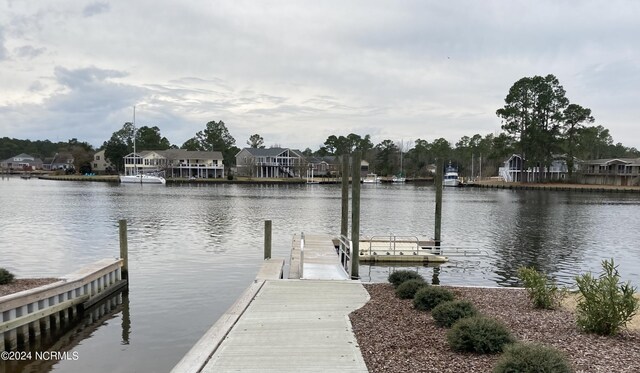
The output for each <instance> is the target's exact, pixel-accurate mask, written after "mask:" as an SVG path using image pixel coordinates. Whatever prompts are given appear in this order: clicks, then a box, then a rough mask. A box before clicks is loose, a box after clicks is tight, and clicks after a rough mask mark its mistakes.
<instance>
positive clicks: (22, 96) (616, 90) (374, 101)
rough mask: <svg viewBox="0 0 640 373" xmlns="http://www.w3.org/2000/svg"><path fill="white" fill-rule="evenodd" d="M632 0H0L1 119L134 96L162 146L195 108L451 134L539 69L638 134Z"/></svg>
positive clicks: (310, 128) (68, 114) (338, 126)
mask: <svg viewBox="0 0 640 373" xmlns="http://www.w3.org/2000/svg"><path fill="white" fill-rule="evenodd" d="M639 16H640V3H635V2H630V1H622V0H620V1H612V2H606V3H605V2H597V1H596V2H588V3H574V2H566V1H559V2H558V1H539V2H535V3H534V2H529V1H511V2H504V1H484V2H476V1H459V2H453V3H451V2H449V3H443V2H439V1H404V2H391V3H389V2H382V1H364V0H362V1H355V2H341V1H327V2H312V1H295V2H291V1H260V2H255V1H214V2H211V1H208V0H206V1H205V0H202V1H195V0H194V1H188V2H174V1H165V0H155V1H152V0H144V1H135V2H129V3H119V2H111V3H107V2H103V1H99V2H93V3H90V4H88V5H87V4H78V3H77V2H75V1H71V0H67V1H62V0H61V1H57V2H56V3H55V6H54V5H52V4H49V3H47V2H14V3H4V4H0V24H2V25H4V26H3V27H4V28H1V29H0V80H2V81H3V96H2V97H0V131H1V132H2V133H6V134H7V135H9V136H14V137H18V138H27V137H32V138H42V136H56V137H61V138H71V137H77V138H78V139H86V140H87V141H90V142H92V143H94V144H96V145H98V144H101V143H102V141H104V140H106V139H108V138H109V137H110V135H111V133H112V132H113V131H116V130H117V129H119V128H120V127H121V126H122V123H124V122H125V121H127V120H129V119H130V111H131V106H133V105H134V104H135V105H138V106H139V114H140V119H141V120H142V121H147V120H148V121H149V122H153V123H148V124H153V125H157V126H158V127H160V129H161V131H162V133H163V135H165V136H167V138H169V140H170V141H172V142H173V143H176V144H178V145H180V144H182V142H184V141H185V140H186V139H188V138H190V137H192V136H193V135H194V134H195V132H197V131H199V130H201V129H202V128H204V125H205V124H206V122H208V121H210V120H223V121H224V122H225V123H226V124H227V126H228V127H229V130H230V132H231V134H232V135H233V136H234V137H235V138H236V140H237V143H238V145H239V146H242V145H244V143H245V141H246V139H247V138H248V137H249V136H250V135H251V134H253V133H259V134H261V135H262V136H263V137H264V138H265V142H266V143H267V144H271V143H280V144H283V145H290V146H292V147H298V148H302V149H304V148H305V147H310V148H312V149H316V148H317V147H318V145H320V144H322V143H323V142H324V140H325V139H326V137H327V136H328V135H331V134H345V135H346V134H348V133H350V132H354V133H358V134H361V135H365V134H371V136H372V140H373V141H374V142H380V141H382V140H384V139H392V140H400V139H403V138H404V139H405V140H407V139H417V138H423V139H428V140H433V139H434V138H438V137H444V138H446V139H448V140H449V141H451V142H455V141H457V140H458V139H459V138H460V137H461V136H464V135H469V136H470V135H473V134H474V133H480V134H483V135H484V134H486V133H492V132H495V131H497V130H499V128H500V121H499V119H498V118H497V117H496V115H495V111H496V109H498V108H499V107H500V106H501V105H503V100H504V97H505V96H506V94H507V92H508V89H509V87H510V86H511V85H512V84H513V83H514V82H515V81H516V80H518V79H520V78H521V77H523V76H533V75H546V74H549V73H552V74H555V75H556V76H557V77H558V78H559V79H560V82H561V84H563V85H564V86H565V89H566V90H567V96H568V97H569V99H571V100H572V101H574V102H576V103H579V104H581V105H583V106H586V107H590V108H591V109H592V110H593V114H594V116H595V117H596V120H597V122H596V123H597V124H602V125H604V126H605V127H607V128H610V130H611V133H612V134H613V136H614V139H615V140H616V141H622V142H623V143H624V144H625V145H627V146H636V147H639V148H640V135H639V134H637V131H635V130H634V125H635V121H636V118H637V117H638V116H639V114H640V109H638V108H637V105H636V103H637V102H638V99H639V97H638V96H639V95H640V94H639V93H638V92H637V89H635V88H636V87H637V86H638V83H640V81H639V80H640V77H639V74H640V73H639V71H638V67H637V66H640V63H639V62H640V50H638V48H637V47H636V44H637V42H636V40H635V38H634V36H635V35H640V23H638V22H637V19H638V18H639ZM3 38H4V39H3ZM9 51H11V52H9ZM3 57H4V59H3ZM16 121H18V122H16ZM6 123H23V124H24V126H13V125H7V124H6ZM89 123H90V125H89ZM143 124H144V125H147V123H143ZM17 128H20V130H17ZM22 128H27V129H29V128H31V130H30V131H28V130H23V129H22ZM52 139H53V137H52Z"/></svg>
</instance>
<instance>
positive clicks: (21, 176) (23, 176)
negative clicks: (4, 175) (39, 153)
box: [20, 174, 31, 180]
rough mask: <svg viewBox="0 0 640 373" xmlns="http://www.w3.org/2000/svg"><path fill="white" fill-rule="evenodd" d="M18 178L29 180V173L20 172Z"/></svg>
mask: <svg viewBox="0 0 640 373" xmlns="http://www.w3.org/2000/svg"><path fill="white" fill-rule="evenodd" d="M20 178H21V179H25V180H29V179H31V174H22V175H20Z"/></svg>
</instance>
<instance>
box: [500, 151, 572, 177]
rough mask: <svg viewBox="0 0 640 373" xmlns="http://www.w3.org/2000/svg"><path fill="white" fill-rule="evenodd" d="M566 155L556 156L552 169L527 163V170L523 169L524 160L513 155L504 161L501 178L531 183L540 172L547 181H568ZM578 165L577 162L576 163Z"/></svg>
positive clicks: (519, 156) (517, 155)
mask: <svg viewBox="0 0 640 373" xmlns="http://www.w3.org/2000/svg"><path fill="white" fill-rule="evenodd" d="M564 157H565V156H564V155H554V156H553V160H552V161H551V167H549V168H547V167H546V166H544V167H542V168H541V167H538V166H537V165H532V164H529V163H525V165H526V166H527V169H526V170H523V169H522V163H523V158H522V156H521V155H519V154H513V155H512V156H511V157H509V159H507V160H506V161H504V164H503V166H502V167H500V168H499V169H498V173H499V176H501V177H502V178H503V179H504V181H507V182H513V181H520V182H531V181H534V180H535V178H536V177H537V176H539V174H540V172H542V173H544V174H545V178H546V180H549V181H552V180H558V181H560V180H566V179H567V178H568V175H569V167H568V166H567V161H566V160H565V158H564ZM576 163H577V162H576ZM577 169H578V168H577V165H576V166H574V172H575V171H577Z"/></svg>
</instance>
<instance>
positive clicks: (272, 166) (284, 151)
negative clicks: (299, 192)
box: [236, 148, 306, 178]
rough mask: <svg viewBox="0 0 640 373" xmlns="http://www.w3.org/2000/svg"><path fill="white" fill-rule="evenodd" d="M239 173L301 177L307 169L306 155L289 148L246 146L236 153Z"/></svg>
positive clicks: (264, 176) (269, 176)
mask: <svg viewBox="0 0 640 373" xmlns="http://www.w3.org/2000/svg"><path fill="white" fill-rule="evenodd" d="M236 168H237V172H238V174H239V175H243V176H250V177H257V178H293V177H300V175H301V173H302V171H303V170H304V171H306V164H304V156H303V155H302V153H301V152H300V151H298V150H295V149H289V148H268V149H267V148H244V149H242V150H240V151H239V152H238V154H236Z"/></svg>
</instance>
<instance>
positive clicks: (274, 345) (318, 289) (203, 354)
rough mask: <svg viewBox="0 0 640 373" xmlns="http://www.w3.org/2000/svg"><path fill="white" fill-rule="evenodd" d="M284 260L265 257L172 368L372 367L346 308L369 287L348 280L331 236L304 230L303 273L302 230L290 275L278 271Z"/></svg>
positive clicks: (363, 298)
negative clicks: (253, 277) (226, 307)
mask: <svg viewBox="0 0 640 373" xmlns="http://www.w3.org/2000/svg"><path fill="white" fill-rule="evenodd" d="M283 262H284V261H283V260H282V259H271V260H267V261H265V264H264V265H263V268H262V269H261V270H260V271H259V274H258V276H257V277H256V280H255V281H254V283H252V284H251V285H250V286H249V287H248V288H247V289H246V290H245V292H244V293H243V294H242V295H241V296H240V298H239V299H238V301H236V303H235V304H234V305H233V306H231V308H229V310H228V311H227V312H226V313H225V314H224V315H223V316H222V317H220V319H219V320H218V322H216V324H214V325H213V326H212V327H211V329H209V331H207V333H205V335H204V336H203V337H202V338H201V339H200V341H198V342H197V343H196V345H195V346H194V347H193V348H192V349H191V350H190V351H189V352H188V353H187V354H186V355H185V356H184V357H183V359H182V360H181V361H180V362H179V363H178V364H177V365H176V366H175V367H174V368H173V370H172V371H171V372H172V373H186V372H189V373H196V372H318V373H320V372H322V373H324V372H354V373H355V372H362V373H364V372H368V370H367V367H366V365H365V363H364V359H363V357H362V353H361V352H360V348H359V346H358V343H357V340H356V337H355V335H354V333H353V331H352V329H351V322H350V321H349V314H350V313H351V312H352V311H354V310H356V309H358V308H360V307H362V306H363V305H364V304H365V303H366V302H367V301H368V300H369V294H368V293H367V291H366V290H365V289H364V287H363V286H362V284H361V283H360V282H359V281H351V280H348V276H347V274H346V272H345V271H344V270H343V269H342V266H341V265H340V261H339V257H338V255H337V253H336V251H335V247H334V245H333V241H332V238H331V236H328V235H307V236H306V237H305V250H304V265H303V269H302V272H303V275H302V276H300V273H299V272H300V270H299V269H300V236H296V237H294V239H293V242H292V253H291V268H290V273H289V279H280V277H281V276H282V271H281V269H280V268H282V265H283V264H284V263H283ZM278 266H279V268H276V267H278ZM300 277H302V278H300Z"/></svg>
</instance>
